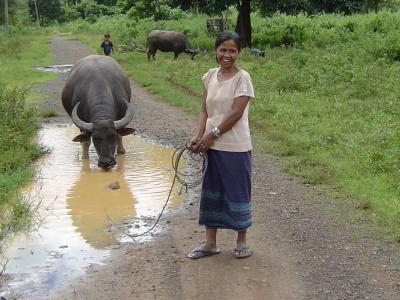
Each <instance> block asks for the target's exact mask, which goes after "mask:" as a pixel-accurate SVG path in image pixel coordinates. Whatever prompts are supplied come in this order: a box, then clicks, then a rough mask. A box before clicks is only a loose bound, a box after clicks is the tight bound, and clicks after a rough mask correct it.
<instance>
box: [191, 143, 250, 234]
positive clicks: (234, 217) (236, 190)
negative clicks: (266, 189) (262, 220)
mask: <svg viewBox="0 0 400 300" xmlns="http://www.w3.org/2000/svg"><path fill="white" fill-rule="evenodd" d="M207 156H208V167H207V170H206V173H205V175H204V179H203V186H202V192H201V200H200V216H199V224H200V225H205V226H206V227H207V228H227V229H233V230H236V231H241V230H244V229H246V228H248V227H250V226H251V223H252V221H251V205H250V198H251V152H250V151H249V152H227V151H219V150H213V149H209V150H208V151H207Z"/></svg>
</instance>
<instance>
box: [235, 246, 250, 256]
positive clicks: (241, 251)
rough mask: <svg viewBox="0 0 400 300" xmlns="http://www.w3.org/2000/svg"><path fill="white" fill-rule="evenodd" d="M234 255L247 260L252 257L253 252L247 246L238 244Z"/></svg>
mask: <svg viewBox="0 0 400 300" xmlns="http://www.w3.org/2000/svg"><path fill="white" fill-rule="evenodd" d="M233 253H234V255H235V257H236V258H246V257H249V256H251V254H252V251H251V249H250V247H249V246H247V245H246V244H238V245H237V246H236V248H235V250H233Z"/></svg>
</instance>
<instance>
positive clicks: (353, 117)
mask: <svg viewBox="0 0 400 300" xmlns="http://www.w3.org/2000/svg"><path fill="white" fill-rule="evenodd" d="M399 17H400V14H399V13H390V12H386V11H383V12H380V13H379V14H372V13H371V14H367V15H354V16H348V17H345V16H336V15H321V16H316V17H312V18H309V17H306V16H302V15H300V16H294V17H288V16H284V15H276V16H274V17H272V18H268V19H263V18H260V17H259V16H256V15H254V16H253V29H254V32H253V37H254V41H255V45H256V46H258V47H260V48H261V49H263V50H264V49H265V51H266V58H256V57H253V56H251V55H250V54H249V52H248V51H246V50H244V51H243V52H242V54H241V57H240V60H239V62H238V63H239V66H240V67H242V68H243V69H245V70H247V71H249V73H250V74H251V76H252V79H253V83H254V86H255V91H256V99H254V101H253V102H252V105H251V111H250V119H251V128H252V133H253V137H254V141H255V145H256V150H257V151H258V152H265V153H273V154H276V155H279V156H281V157H282V158H283V160H282V162H283V167H284V169H285V170H287V171H288V172H290V173H292V174H295V175H297V176H299V177H301V178H303V181H304V182H305V183H310V184H314V185H320V186H321V187H322V186H323V187H324V190H328V191H329V190H330V191H331V192H330V193H331V194H332V195H333V194H337V193H336V190H340V191H341V195H342V197H341V199H343V201H344V202H345V203H344V204H345V207H350V208H352V210H353V215H354V216H357V218H360V216H362V217H361V218H364V219H366V220H369V222H372V223H377V224H380V225H383V228H384V229H385V231H386V232H388V233H389V234H390V235H391V236H392V238H393V239H398V237H400V229H399V228H400V226H399V225H400V218H399V216H400V148H399V144H400V98H399V96H398V95H399V94H400V82H399V78H400V35H399V33H398V32H399V29H400V22H399V20H400V18H399ZM203 19H204V17H201V18H197V19H196V18H190V21H191V23H190V26H189V20H181V21H180V23H179V24H177V23H176V22H171V23H168V22H166V21H163V22H161V23H159V24H157V23H155V22H153V21H151V20H143V21H140V22H139V23H135V24H131V25H132V26H131V27H130V29H129V30H130V32H131V34H132V35H131V37H130V38H132V39H135V40H136V41H137V42H138V43H139V44H142V45H143V44H144V42H145V41H144V39H145V34H146V32H147V31H146V30H149V29H151V28H155V27H157V25H159V27H160V28H168V29H179V30H181V31H185V30H186V31H187V35H188V36H190V37H191V41H192V43H194V44H195V45H196V44H200V45H202V46H203V47H202V50H203V52H202V53H201V54H199V55H198V56H196V58H195V60H194V61H191V60H190V59H189V57H188V56H186V55H184V54H182V55H181V56H180V57H179V59H178V60H177V61H172V56H173V55H172V53H165V54H164V53H157V61H156V62H150V63H149V62H147V57H146V54H144V53H140V52H136V51H134V52H125V53H116V55H115V58H116V59H117V60H118V61H119V62H120V63H121V64H122V65H123V67H124V68H125V70H126V71H127V72H128V73H129V75H130V76H131V78H133V79H134V80H136V81H137V82H139V83H140V84H141V85H143V86H144V87H146V89H148V90H149V91H150V92H152V93H153V94H155V95H157V96H160V98H162V99H165V100H166V101H168V102H169V103H171V104H174V105H179V106H181V107H183V108H184V109H185V110H187V111H189V112H191V113H194V114H196V113H197V112H198V110H199V101H198V100H199V97H198V96H195V95H200V94H201V92H202V91H201V90H202V87H201V80H200V78H201V76H202V74H203V73H205V72H206V71H207V69H208V68H210V67H214V66H215V61H214V56H213V53H212V46H211V45H212V41H213V37H211V36H207V34H206V33H204V30H203V28H202V27H201V26H202V25H201V24H203V23H204V20H203ZM106 21H107V20H105V19H102V20H101V21H99V23H98V24H97V23H95V24H85V25H84V26H86V27H85V28H86V29H87V30H88V31H89V32H91V35H92V36H96V37H101V31H100V30H99V26H100V24H102V25H104V24H107V25H106V27H107V26H108V27H107V30H108V31H110V32H111V33H112V36H113V33H114V32H115V34H114V43H115V44H118V43H125V44H126V39H127V37H126V33H124V34H119V32H122V28H123V26H125V25H126V24H127V22H129V21H127V20H126V19H124V20H116V19H114V20H113V21H110V23H107V22H106ZM79 24H80V25H82V23H79ZM82 26H83V25H82ZM68 30H71V31H74V25H73V24H72V25H71V24H70V25H69V27H68ZM80 38H81V39H82V37H80ZM118 39H120V40H118ZM86 40H87V39H86ZM193 41H194V42H193ZM91 43H92V45H93V47H94V49H97V50H99V49H98V46H97V41H96V43H93V42H91ZM325 187H328V189H326V188H325Z"/></svg>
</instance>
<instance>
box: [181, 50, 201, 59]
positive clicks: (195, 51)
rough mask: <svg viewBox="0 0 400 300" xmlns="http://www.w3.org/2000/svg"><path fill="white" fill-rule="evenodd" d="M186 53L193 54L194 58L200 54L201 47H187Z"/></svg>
mask: <svg viewBox="0 0 400 300" xmlns="http://www.w3.org/2000/svg"><path fill="white" fill-rule="evenodd" d="M184 52H185V53H186V54H189V55H190V56H191V59H192V60H193V58H194V57H195V55H197V54H199V52H200V49H199V48H197V49H191V48H186V49H185V51H184Z"/></svg>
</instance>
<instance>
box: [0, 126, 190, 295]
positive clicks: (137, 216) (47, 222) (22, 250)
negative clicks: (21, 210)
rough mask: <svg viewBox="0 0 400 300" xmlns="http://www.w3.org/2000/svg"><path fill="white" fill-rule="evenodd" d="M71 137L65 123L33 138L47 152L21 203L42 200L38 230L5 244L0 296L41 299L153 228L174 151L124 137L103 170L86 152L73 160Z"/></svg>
mask: <svg viewBox="0 0 400 300" xmlns="http://www.w3.org/2000/svg"><path fill="white" fill-rule="evenodd" d="M77 134H78V130H77V129H76V128H75V127H74V126H71V125H46V126H45V127H44V128H43V129H42V130H41V132H40V137H39V139H40V143H41V144H43V145H46V146H47V147H49V148H50V149H51V153H50V154H49V155H47V156H46V157H45V158H44V159H42V160H41V161H40V162H39V164H38V165H39V172H38V174H39V175H38V178H37V180H35V184H34V185H33V186H32V187H30V188H29V191H28V192H26V197H28V198H30V199H31V201H39V199H41V200H40V201H41V204H40V209H39V211H38V213H37V216H36V217H35V218H37V219H38V220H39V221H41V225H40V226H39V228H38V229H37V230H36V231H34V232H31V233H23V234H19V235H17V236H16V237H15V238H14V239H13V240H12V241H11V242H10V244H9V245H8V247H7V250H6V253H5V258H7V259H8V260H9V261H8V263H7V267H6V275H7V276H8V277H10V278H11V280H10V281H9V282H8V286H6V287H2V288H1V293H0V295H7V294H10V293H12V294H13V293H16V294H22V295H25V296H29V297H31V299H32V297H33V298H41V296H44V295H46V291H48V290H50V289H55V288H61V287H63V283H65V282H67V281H68V279H70V278H72V277H74V276H77V275H81V274H82V273H83V272H84V269H85V267H88V266H89V265H91V264H102V261H103V260H104V259H105V258H106V257H107V256H109V254H110V251H111V248H112V247H115V246H113V245H116V244H118V243H120V242H126V241H129V242H146V240H149V239H151V237H152V235H146V236H144V237H143V238H141V239H139V238H138V239H135V240H132V239H131V238H129V237H127V236H126V235H125V234H124V232H126V233H128V232H129V233H130V234H138V233H141V232H143V231H145V230H146V229H148V228H149V227H150V226H151V225H153V223H154V221H155V219H156V217H157V216H158V213H159V211H160V210H161V208H162V206H163V205H164V202H165V200H166V199H167V196H168V193H169V190H170V187H171V184H172V180H173V175H174V173H173V170H172V167H171V156H172V154H173V149H171V148H166V147H162V146H160V145H157V144H153V143H150V142H148V141H145V140H143V139H142V138H140V137H138V136H133V135H131V136H128V137H125V138H124V144H125V148H126V154H125V155H122V156H118V159H117V166H116V167H115V168H114V169H112V170H111V171H108V172H105V171H102V170H100V169H99V168H98V167H97V155H96V154H95V152H94V149H93V147H91V149H90V160H82V159H81V158H80V156H81V148H80V145H79V144H77V143H74V142H72V139H73V137H74V136H75V135H77ZM110 185H111V187H110ZM179 189H180V187H179V186H178V185H176V187H175V190H174V191H173V192H172V196H171V198H170V203H169V205H168V209H173V208H174V207H176V206H178V205H179V204H180V203H181V201H182V200H183V199H182V198H183V196H180V195H178V191H179ZM116 229H118V230H116ZM157 230H160V228H159V227H157ZM5 258H3V261H4V259H5Z"/></svg>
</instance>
